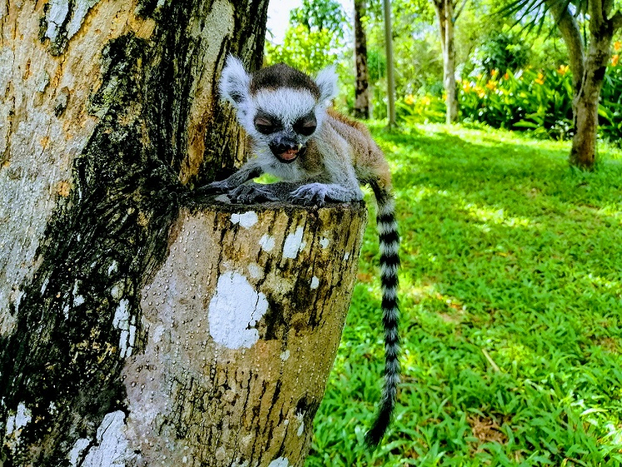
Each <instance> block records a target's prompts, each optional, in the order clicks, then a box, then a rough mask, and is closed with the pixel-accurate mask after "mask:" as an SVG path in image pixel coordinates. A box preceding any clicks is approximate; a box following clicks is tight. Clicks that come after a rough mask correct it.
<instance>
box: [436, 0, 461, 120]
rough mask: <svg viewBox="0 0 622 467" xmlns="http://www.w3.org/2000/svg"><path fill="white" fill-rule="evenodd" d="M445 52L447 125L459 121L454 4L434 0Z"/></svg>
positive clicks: (447, 1) (450, 1) (444, 79)
mask: <svg viewBox="0 0 622 467" xmlns="http://www.w3.org/2000/svg"><path fill="white" fill-rule="evenodd" d="M433 1H434V6H435V8H436V16H437V17H438V24H439V30H440V36H441V48H442V51H443V85H444V88H445V108H446V114H445V119H446V122H447V124H448V125H449V124H452V123H455V122H456V121H457V120H458V94H457V90H456V49H455V45H454V21H455V18H454V7H455V5H454V3H453V1H452V0H433Z"/></svg>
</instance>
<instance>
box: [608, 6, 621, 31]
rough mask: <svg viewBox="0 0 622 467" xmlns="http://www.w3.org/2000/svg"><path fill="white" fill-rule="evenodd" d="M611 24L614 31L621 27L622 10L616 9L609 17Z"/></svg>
mask: <svg viewBox="0 0 622 467" xmlns="http://www.w3.org/2000/svg"><path fill="white" fill-rule="evenodd" d="M610 21H611V26H612V27H613V30H614V32H615V31H617V30H618V29H621V28H622V12H621V11H619V10H618V11H616V13H615V14H614V15H613V16H612V17H611V20H610Z"/></svg>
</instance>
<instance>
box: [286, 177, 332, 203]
mask: <svg viewBox="0 0 622 467" xmlns="http://www.w3.org/2000/svg"><path fill="white" fill-rule="evenodd" d="M328 200H329V197H328V188H327V187H326V185H324V184H322V183H310V184H308V185H303V186H301V187H299V188H297V189H295V190H294V191H292V192H291V193H290V194H289V201H290V202H292V203H295V204H302V205H304V206H320V207H321V206H324V205H325V204H326V202H327V201H328Z"/></svg>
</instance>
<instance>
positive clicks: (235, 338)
mask: <svg viewBox="0 0 622 467" xmlns="http://www.w3.org/2000/svg"><path fill="white" fill-rule="evenodd" d="M266 311H268V300H267V299H266V296H265V295H264V294H263V293H261V292H257V291H256V290H255V289H254V288H253V287H252V286H251V284H250V283H249V282H248V280H247V279H246V278H245V277H244V276H243V275H241V274H239V273H237V272H227V273H225V274H223V275H222V276H220V277H219V278H218V284H217V286H216V293H215V294H214V296H213V297H212V300H211V301H210V303H209V307H208V321H209V328H210V329H209V332H210V335H211V336H212V338H213V339H214V341H215V342H216V343H218V344H220V345H223V346H225V347H227V348H229V349H240V348H242V347H245V348H250V347H252V346H253V345H254V344H255V342H257V341H258V340H259V331H257V329H255V326H256V325H257V322H258V321H259V320H260V319H261V318H262V317H263V315H264V314H265V313H266Z"/></svg>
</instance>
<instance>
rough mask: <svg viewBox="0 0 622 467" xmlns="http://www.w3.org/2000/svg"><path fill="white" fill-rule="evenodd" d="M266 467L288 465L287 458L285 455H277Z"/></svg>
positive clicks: (284, 466)
mask: <svg viewBox="0 0 622 467" xmlns="http://www.w3.org/2000/svg"><path fill="white" fill-rule="evenodd" d="M268 467H289V459H288V458H287V457H278V458H276V459H274V460H273V461H272V462H270V465H268Z"/></svg>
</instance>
